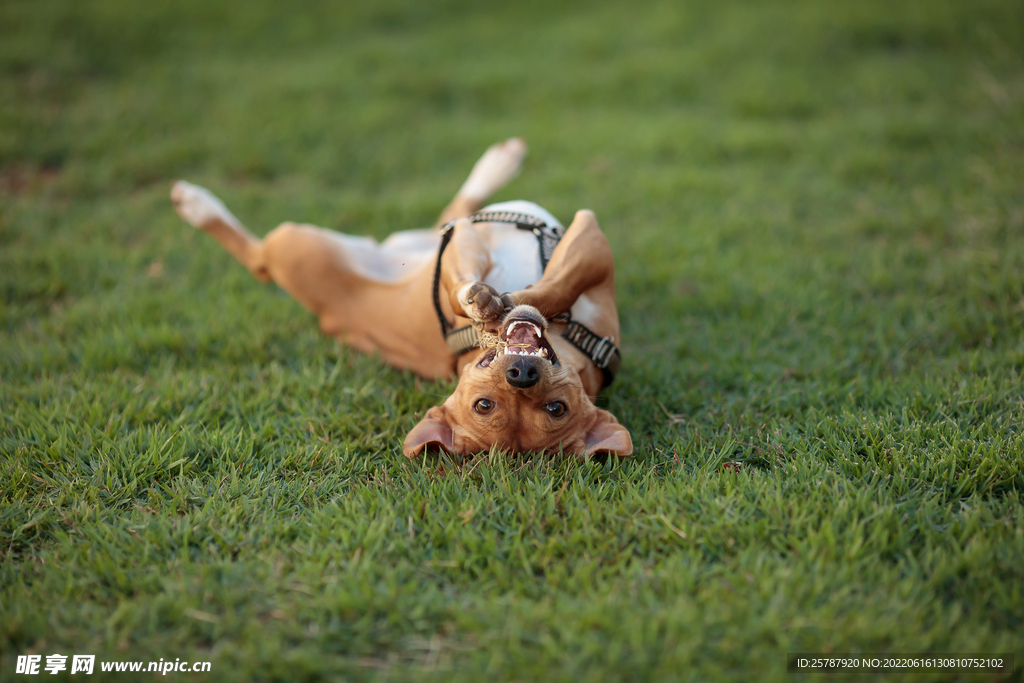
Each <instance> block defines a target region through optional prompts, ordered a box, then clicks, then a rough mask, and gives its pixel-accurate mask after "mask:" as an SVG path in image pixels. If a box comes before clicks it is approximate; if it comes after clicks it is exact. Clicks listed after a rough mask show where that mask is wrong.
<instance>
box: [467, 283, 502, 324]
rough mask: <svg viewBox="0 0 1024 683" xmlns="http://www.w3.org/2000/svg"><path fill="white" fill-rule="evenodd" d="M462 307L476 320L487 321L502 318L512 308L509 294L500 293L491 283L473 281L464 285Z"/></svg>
mask: <svg viewBox="0 0 1024 683" xmlns="http://www.w3.org/2000/svg"><path fill="white" fill-rule="evenodd" d="M459 303H461V304H462V309H463V310H464V311H465V312H466V314H467V315H468V316H469V317H470V318H471V319H472V320H474V321H476V322H481V323H486V322H493V321H495V320H500V319H501V317H502V316H503V315H505V311H506V310H509V309H511V308H512V300H511V298H509V295H508V294H498V292H497V291H496V290H495V289H494V288H493V287H491V286H490V285H487V284H484V283H483V282H473V283H470V284H468V285H466V286H465V287H463V289H462V292H461V293H460V296H459Z"/></svg>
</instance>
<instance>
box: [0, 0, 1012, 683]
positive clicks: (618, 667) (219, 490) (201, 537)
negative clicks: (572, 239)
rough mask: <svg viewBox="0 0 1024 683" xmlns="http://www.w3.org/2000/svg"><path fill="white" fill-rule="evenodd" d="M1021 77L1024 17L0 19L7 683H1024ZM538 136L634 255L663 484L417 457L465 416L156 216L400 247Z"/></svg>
mask: <svg viewBox="0 0 1024 683" xmlns="http://www.w3.org/2000/svg"><path fill="white" fill-rule="evenodd" d="M489 5H493V6H489ZM1022 55H1024V5H1022V4H1020V3H1019V2H1010V1H1006V2H996V1H983V0H963V1H956V2H954V1H948V0H921V1H919V2H906V1H902V0H895V1H892V0H888V1H882V0H878V1H877V2H876V1H867V2H859V3H843V2H812V1H810V0H808V1H807V2H795V1H793V2H789V1H780V2H749V3H739V2H692V3H686V4H684V3H677V2H663V3H649V4H645V3H639V4H638V3H619V2H604V3H600V2H587V3H583V2H579V3H541V2H525V3H493V4H492V3H486V2H485V3H481V2H444V3H412V2H397V1H393V0H380V1H377V2H373V3H346V4H345V5H344V6H342V5H338V6H335V5H333V4H330V3H326V2H318V3H305V4H303V5H302V10H301V11H299V12H298V13H296V10H295V9H294V7H293V8H291V9H289V8H287V7H286V6H285V4H284V3H262V2H245V3H242V2H238V3H234V4H232V3H228V2H219V1H215V0H205V1H203V2H197V1H193V0H190V1H187V2H175V3H171V2H162V1H161V2H151V3H128V2H123V1H122V0H97V1H96V2H88V3H85V2H77V3H76V2H64V1H57V0H33V1H32V2H29V1H26V0H11V1H8V2H4V3H2V4H0V294H2V305H0V679H4V680H8V679H11V680H28V679H26V678H23V677H21V676H16V675H15V674H14V670H15V659H16V656H17V655H19V654H28V653H38V654H42V655H48V654H52V653H55V652H57V653H62V654H74V653H83V654H84V653H93V654H97V655H99V656H100V658H101V659H120V660H156V659H159V658H165V659H174V658H179V657H180V658H183V659H185V658H188V659H191V660H209V661H212V662H213V671H212V673H211V674H206V675H199V674H194V675H183V674H182V675H178V676H177V678H179V679H185V678H188V679H190V680H191V679H195V680H199V679H200V678H202V679H203V680H237V681H249V680H288V681H292V680H382V681H384V680H387V681H404V680H425V681H481V680H494V681H498V680H520V681H541V680H543V681H599V680H601V681H603V680H641V681H644V680H734V681H749V680H755V679H756V680H775V681H790V680H804V679H806V678H810V677H809V676H805V675H794V674H787V673H786V672H785V667H786V653H787V652H800V651H804V652H832V653H843V652H891V653H919V652H936V653H958V652H959V653H962V652H1013V653H1014V654H1015V656H1016V667H1017V670H1016V673H1015V674H1014V675H1015V676H1016V680H1020V678H1021V676H1022V674H1021V671H1022V667H1024V596H1022V590H1024V500H1022V493H1024V430H1022V427H1024V417H1022V416H1024V385H1022V373H1024V56H1022ZM510 135H523V136H525V137H526V138H527V139H528V141H529V143H530V145H531V153H530V157H529V158H528V160H527V164H526V168H525V171H524V173H523V175H522V176H521V177H520V178H519V179H518V180H516V181H515V182H514V183H513V184H512V185H511V186H510V187H509V188H507V189H506V190H504V191H503V192H502V193H501V196H499V197H497V199H511V198H516V197H522V198H529V199H532V200H535V201H538V202H539V203H541V204H543V205H544V206H546V207H547V208H549V209H550V210H551V211H552V212H554V213H555V215H557V216H559V217H561V218H562V219H563V220H566V219H568V218H569V217H571V215H572V213H573V212H574V211H575V210H576V209H578V208H582V207H589V208H592V209H594V210H595V211H596V212H597V215H598V217H599V219H600V221H601V223H602V226H603V227H604V229H605V231H606V232H607V234H608V236H609V239H610V240H611V242H612V244H613V247H614V249H615V252H616V261H617V281H618V292H619V297H620V299H619V302H620V313H621V317H622V320H623V336H624V340H623V344H622V346H623V352H624V363H623V371H622V373H621V374H620V376H619V378H618V380H617V381H616V383H615V384H614V385H613V386H612V388H611V389H610V390H609V391H608V392H607V394H606V395H605V397H604V398H603V399H602V404H603V405H604V406H605V407H607V408H608V409H610V410H612V411H613V412H614V413H615V414H616V415H617V416H618V417H619V418H620V420H622V421H623V422H624V423H625V424H626V425H628V426H629V428H630V429H631V431H632V434H633V439H634V443H635V444H636V446H637V453H636V457H634V458H633V459H630V460H627V461H614V460H613V461H608V462H604V463H579V462H575V461H565V460H562V459H560V458H549V457H532V458H531V457H520V458H513V457H508V456H505V455H503V454H500V453H492V454H488V455H485V456H482V457H479V458H477V459H475V460H473V461H471V462H468V463H461V464H460V463H453V462H450V461H448V460H446V459H444V458H440V457H430V458H427V459H425V460H421V461H416V462H407V461H406V460H405V458H404V457H402V455H401V450H400V443H401V439H402V437H403V435H404V434H405V433H406V431H407V430H408V429H409V428H411V426H412V425H413V424H415V422H416V421H417V419H418V418H419V417H420V416H421V415H422V413H423V411H425V410H426V408H428V407H429V406H431V405H434V404H436V403H438V402H439V401H440V400H441V398H442V397H443V396H444V395H445V394H446V392H448V391H450V390H451V388H452V385H451V384H448V383H443V382H440V383H435V382H424V381H419V380H417V379H416V378H415V377H413V376H412V375H411V374H409V373H404V372H398V371H396V370H393V369H390V368H388V367H386V366H384V365H383V364H382V363H381V362H380V361H379V360H378V359H375V358H372V357H365V356H361V355H359V354H357V353H355V352H352V351H349V350H347V349H345V348H342V347H340V346H338V345H337V344H336V343H335V342H333V341H331V340H330V339H325V338H323V337H321V336H320V335H319V334H318V332H317V329H316V323H315V320H314V319H313V318H312V317H311V316H310V315H309V314H307V313H306V312H305V311H303V310H302V309H301V307H299V305H298V304H296V303H295V302H293V301H292V300H290V299H289V298H288V297H287V296H285V295H284V294H283V293H281V292H280V291H279V290H277V289H276V288H274V287H271V286H265V285H261V284H259V283H258V282H256V281H255V280H254V279H253V278H251V277H250V276H249V274H248V273H247V272H246V271H245V270H244V269H243V268H242V267H241V266H240V265H238V264H237V263H235V262H234V261H233V260H232V259H231V257H230V256H228V255H227V254H226V253H225V252H224V251H223V250H222V249H221V248H220V247H219V246H217V245H216V244H215V243H214V242H213V240H211V239H209V238H207V237H206V236H205V235H202V234H201V233H198V232H196V231H195V230H193V229H192V228H190V227H188V226H186V225H184V224H183V223H182V222H181V221H180V220H179V219H178V218H177V216H176V215H175V214H174V213H173V211H172V210H171V207H170V203H169V200H168V192H169V187H170V183H171V181H172V180H173V179H175V178H179V177H185V178H188V179H189V180H192V181H194V182H197V183H200V184H203V185H205V186H207V187H210V188H211V189H213V190H214V191H215V192H216V193H217V194H218V195H220V196H221V197H222V198H224V199H225V201H226V202H227V204H228V205H229V206H231V207H232V208H233V209H234V210H235V211H236V213H237V214H238V215H239V216H241V217H242V219H243V220H244V221H246V222H247V223H248V224H249V225H250V227H252V228H253V229H254V230H255V231H256V232H257V233H260V234H262V233H264V232H265V231H267V230H269V229H270V228H272V227H273V226H274V225H276V224H277V223H279V222H281V221H284V220H291V219H294V220H304V221H311V222H315V223H318V224H321V225H325V226H328V227H332V228H336V229H341V230H345V231H349V232H358V233H368V234H373V235H376V236H384V235H386V234H388V233H389V232H391V231H393V230H396V229H405V228H410V227H414V226H418V225H420V226H422V225H429V224H430V223H431V222H432V221H433V219H434V217H435V216H436V214H437V213H438V212H439V210H440V209H441V207H442V206H443V205H444V203H445V202H446V201H447V200H448V198H449V197H450V196H451V194H452V193H453V191H454V190H455V189H456V188H457V187H458V186H459V184H460V183H461V181H462V179H463V178H464V176H465V174H466V172H467V171H468V169H469V167H470V165H471V164H472V162H473V161H474V160H475V159H476V158H477V156H478V155H479V154H480V152H481V151H482V150H483V149H484V148H485V147H486V146H487V145H488V144H490V143H492V142H494V141H496V140H499V139H502V138H504V137H508V136H510ZM733 461H736V462H739V463H740V465H738V466H723V464H724V463H727V462H733ZM736 467H738V469H739V471H738V472H737V471H734V469H736ZM44 662H45V660H44ZM44 675H46V674H44ZM47 676H48V675H47ZM99 677H100V678H102V675H99ZM936 677H938V675H937V674H932V675H930V676H928V675H925V676H918V677H914V678H913V680H935V679H936ZM69 678H75V679H77V678H78V676H77V675H76V676H75V677H69ZM110 678H111V679H112V680H128V679H130V678H131V676H129V675H127V674H119V675H110ZM171 678H175V676H174V675H172V676H171ZM896 678H899V677H896ZM941 678H942V679H943V680H954V679H957V677H956V676H954V675H944V676H941ZM975 678H977V680H991V678H990V677H988V676H976V677H972V676H970V675H963V676H961V677H960V679H961V680H974V679H975ZM147 679H148V678H147ZM843 680H844V681H845V680H850V681H853V680H862V679H861V678H858V677H857V676H849V677H843Z"/></svg>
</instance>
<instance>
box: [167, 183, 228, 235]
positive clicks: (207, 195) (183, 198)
mask: <svg viewBox="0 0 1024 683" xmlns="http://www.w3.org/2000/svg"><path fill="white" fill-rule="evenodd" d="M171 201H172V202H174V208H175V210H176V211H177V212H178V215H179V216H181V217H182V218H183V219H185V221H186V222H188V223H190V224H191V225H194V226H195V227H197V228H201V227H203V226H204V225H206V224H208V223H211V222H213V221H215V220H218V219H219V220H221V221H224V222H225V223H227V224H228V225H230V226H233V227H238V226H240V225H241V223H239V221H238V219H237V218H235V215H234V214H233V213H231V212H230V211H229V210H228V207H226V206H224V202H222V201H221V200H219V199H217V197H215V196H214V195H213V193H212V192H210V191H209V190H207V189H206V188H205V187H199V186H198V185H193V184H192V183H189V182H186V181H184V180H179V181H178V182H176V183H174V187H173V188H172V189H171Z"/></svg>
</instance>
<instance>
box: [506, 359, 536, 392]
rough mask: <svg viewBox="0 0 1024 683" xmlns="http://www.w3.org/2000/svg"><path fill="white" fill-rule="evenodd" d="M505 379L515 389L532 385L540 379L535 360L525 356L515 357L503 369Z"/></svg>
mask: <svg viewBox="0 0 1024 683" xmlns="http://www.w3.org/2000/svg"><path fill="white" fill-rule="evenodd" d="M505 380H506V381H507V382H508V383H509V384H511V385H512V386H514V387H515V388H517V389H526V388H527V387H532V386H533V385H534V384H536V383H537V382H538V381H540V371H539V370H537V360H536V359H535V358H528V357H526V356H520V357H519V358H516V359H515V360H514V361H512V364H511V365H509V366H508V368H507V369H506V370H505Z"/></svg>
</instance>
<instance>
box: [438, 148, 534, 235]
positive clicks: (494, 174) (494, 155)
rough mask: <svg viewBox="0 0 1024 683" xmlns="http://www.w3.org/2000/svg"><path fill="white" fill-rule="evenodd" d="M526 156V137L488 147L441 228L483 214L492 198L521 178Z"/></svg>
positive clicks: (443, 216)
mask: <svg viewBox="0 0 1024 683" xmlns="http://www.w3.org/2000/svg"><path fill="white" fill-rule="evenodd" d="M524 157H526V141H525V140H523V139H522V138H509V139H508V140H505V141H503V142H499V143H496V144H494V145H491V146H490V147H488V148H487V151H486V152H484V154H483V156H482V157H480V159H478V160H477V162H476V163H475V164H474V165H473V170H472V171H470V172H469V177H468V178H466V182H464V183H463V184H462V187H461V188H459V191H458V192H457V193H456V195H455V198H454V199H452V201H451V203H449V204H448V206H446V207H445V209H444V211H442V212H441V216H440V218H438V220H437V227H440V226H442V225H444V224H445V223H448V222H449V221H453V220H455V219H456V218H464V217H465V216H471V215H473V214H474V213H476V212H477V211H479V210H480V208H481V207H482V206H483V205H484V202H486V201H487V200H488V198H490V196H491V195H493V194H494V193H495V192H497V191H498V190H500V189H501V188H503V187H505V186H506V185H508V183H509V182H511V180H512V179H513V178H515V177H516V176H517V175H519V169H520V167H521V166H522V164H523V158H524Z"/></svg>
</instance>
